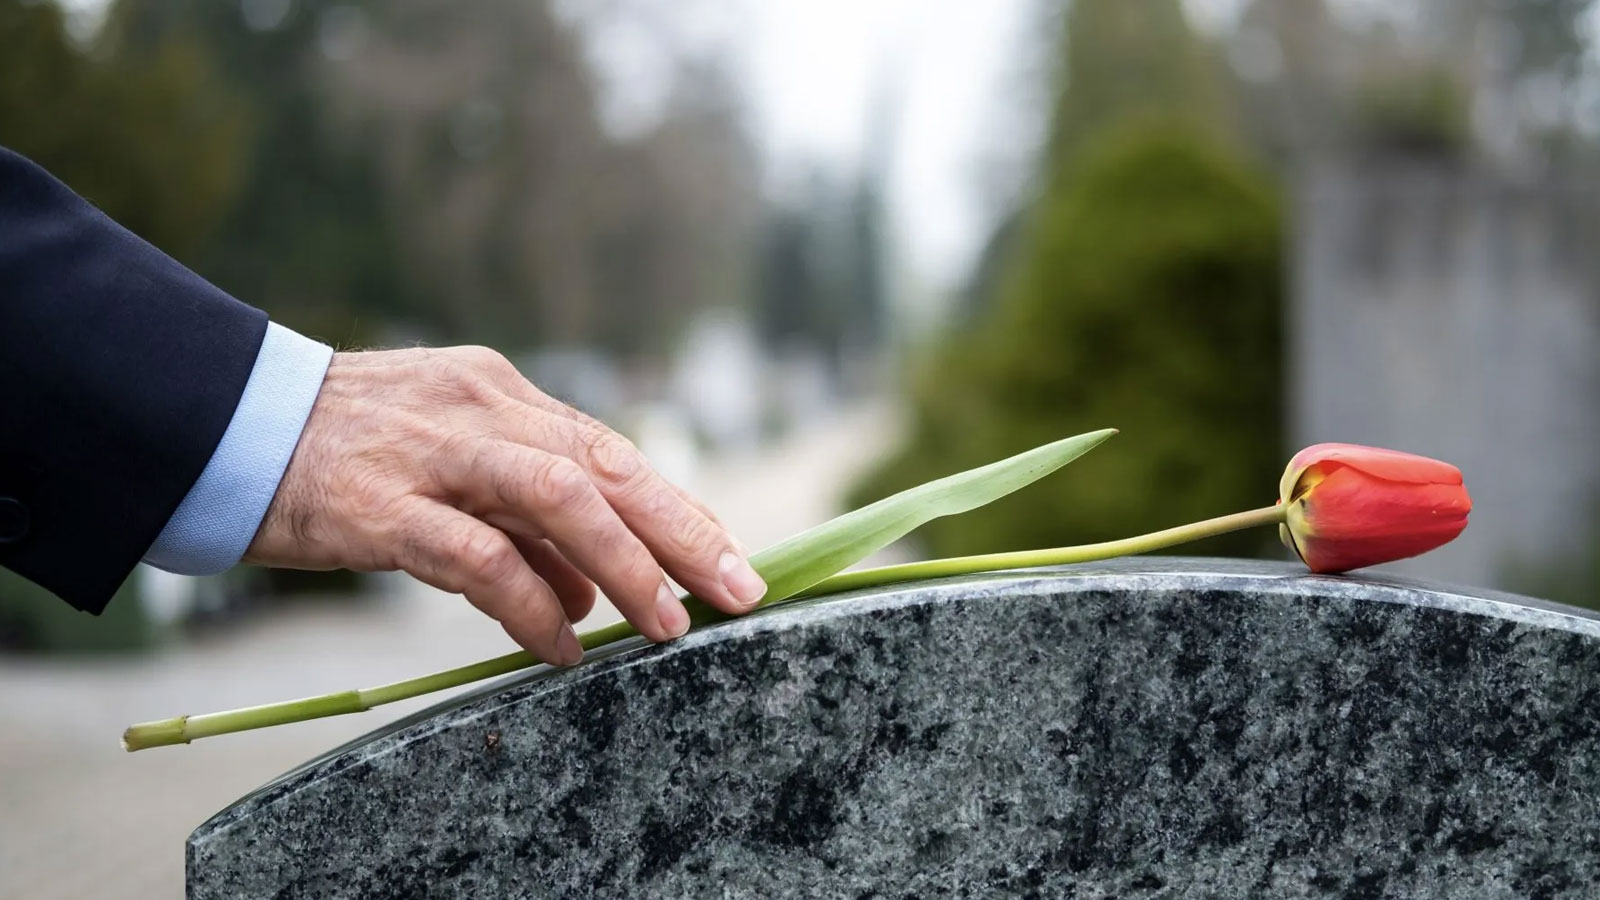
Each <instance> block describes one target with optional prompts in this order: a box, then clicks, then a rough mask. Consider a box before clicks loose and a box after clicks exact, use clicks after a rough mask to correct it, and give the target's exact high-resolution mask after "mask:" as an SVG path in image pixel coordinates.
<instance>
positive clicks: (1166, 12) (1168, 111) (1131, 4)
mask: <svg viewBox="0 0 1600 900" xmlns="http://www.w3.org/2000/svg"><path fill="white" fill-rule="evenodd" d="M1065 24H1066V32H1065V46H1064V49H1063V56H1064V60H1063V64H1062V66H1061V71H1060V75H1059V78H1060V81H1061V84H1060V85H1059V87H1060V89H1061V90H1060V98H1061V100H1060V104H1059V106H1058V107H1057V109H1056V110H1055V116H1054V120H1053V129H1052V132H1051V144H1052V149H1053V150H1054V152H1055V153H1056V154H1057V155H1058V156H1061V157H1063V158H1064V157H1066V156H1069V155H1071V154H1072V153H1075V152H1077V150H1078V147H1079V145H1080V144H1081V143H1082V142H1083V141H1085V140H1088V139H1092V138H1093V137H1094V136H1095V135H1097V134H1098V133H1099V132H1100V131H1101V130H1102V129H1104V128H1107V127H1112V126H1115V125H1116V124H1117V123H1119V122H1121V121H1123V120H1124V119H1126V118H1127V117H1130V116H1139V117H1157V116H1159V117H1163V118H1181V119H1183V120H1185V121H1187V122H1190V123H1192V124H1194V125H1196V126H1198V127H1212V126H1213V125H1215V124H1216V123H1217V122H1219V121H1221V120H1222V119H1223V118H1224V117H1225V116H1224V110H1223V107H1224V96H1223V91H1222V85H1221V81H1220V78H1219V71H1218V66H1217V64H1216V60H1215V59H1213V57H1212V53H1211V50H1210V48H1209V47H1208V46H1207V45H1206V44H1205V43H1204V42H1203V41H1201V40H1200V39H1199V38H1197V37H1196V36H1195V35H1194V33H1193V32H1192V31H1191V30H1190V29H1189V24H1188V21H1187V19H1186V18H1185V16H1184V12H1183V7H1182V4H1181V3H1180V2H1179V0H1073V2H1072V3H1071V4H1070V6H1069V7H1068V11H1067V16H1066V20H1065Z"/></svg>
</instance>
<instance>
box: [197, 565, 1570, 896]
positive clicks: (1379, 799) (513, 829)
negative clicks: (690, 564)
mask: <svg viewBox="0 0 1600 900" xmlns="http://www.w3.org/2000/svg"><path fill="white" fill-rule="evenodd" d="M165 752H182V751H181V750H179V751H165ZM188 854H189V855H188V865H189V896H190V897H191V898H194V900H213V898H224V897H227V898H234V897H273V898H344V897H361V898H374V897H429V898H433V897H446V898H448V897H494V898H514V897H530V898H531V897H607V898H635V897H637V898H676V897H693V898H703V897H713V898H722V897H760V898H763V900H779V898H801V897H805V898H811V897H848V898H859V900H867V898H880V900H889V898H915V897H935V896H941V897H1040V898H1057V897H1072V898H1076V900H1088V898H1112V897H1117V898H1142V897H1152V898H1154V897H1164V898H1174V897H1341V898H1369V897H1370V898H1379V897H1394V898H1401V897H1404V898H1414V897H1423V898H1430V897H1439V898H1445V897H1448V898H1454V900H1478V898H1512V897H1516V898H1528V897H1533V898H1546V900H1550V898H1579V897H1594V896H1597V895H1600V887H1597V885H1600V621H1597V620H1596V619H1595V618H1594V617H1593V616H1591V615H1590V614H1588V613H1585V612H1581V611H1578V610H1573V609H1567V608H1561V607H1555V606H1551V605H1548V604H1541V603H1539V602H1537V601H1532V600H1526V599H1522V598H1515V597H1508V596H1505V595H1486V594H1474V593H1472V592H1469V591H1464V590H1456V589H1449V588H1441V587H1437V586H1427V585H1422V584H1417V583H1408V582H1397V581H1377V580H1363V579H1357V578H1325V577H1308V576H1304V575H1301V574H1299V573H1298V570H1296V569H1294V568H1291V567H1288V566H1277V565H1266V564H1252V563H1237V562H1223V561H1215V560H1159V559H1143V560H1133V561H1125V562H1121V563H1117V564H1107V565H1095V566H1082V567H1075V568H1068V569H1060V570H1044V571H1038V570H1036V571H1031V572H1024V573H1013V574H1006V575H996V576H982V577H973V578H965V579H958V580H949V581H942V582H935V583H929V584H920V585H912V586H906V587H902V588H898V589H893V590H886V591H880V592H875V593H862V594H853V595H844V596H839V597H834V598H828V599H825V600H819V601H814V602H807V603H800V604H794V605H790V606H786V607H782V608H780V609H777V610H772V611H769V612H764V613H761V614H757V615H754V616H751V617H749V618H746V619H743V620H739V621H735V622H730V623H727V624H723V625H719V626H716V627H714V628H709V629H705V630H703V631H698V632H696V633H694V634H691V635H689V636H688V637H686V638H684V639H682V640H680V641H677V642H675V643H673V644H670V645H667V646H663V647H657V648H649V647H643V646H639V645H637V644H635V645H630V646H628V647H625V648H622V649H620V650H618V651H615V652H611V653H608V654H605V656H604V658H602V659H600V660H598V661H596V662H593V663H591V664H588V665H585V666H583V667H581V668H578V669H575V670H569V671H550V670H538V671H533V672H530V673H528V674H526V675H524V676H521V677H515V678H512V679H509V680H506V681H503V682H501V683H498V684H495V685H492V686H489V687H488V688H486V689H484V690H482V691H479V692H477V693H475V694H472V695H470V696H468V697H465V698H462V699H460V700H457V701H454V702H451V703H449V704H447V705H443V706H440V707H436V708H435V709H432V710H429V711H428V712H427V713H426V714H423V715H419V716H416V717H413V718H411V719H409V720H407V721H404V722H401V723H399V724H397V725H396V726H394V727H391V728H386V729H383V730H381V731H379V732H376V733H374V734H372V735H370V736H368V737H366V738H364V739H362V740H360V741H357V742H355V743H353V744H351V745H349V746H347V747H344V748H341V749H340V750H338V751H335V752H334V753H332V754H329V755H328V756H326V757H323V758H321V759H319V760H315V761H313V762H311V763H309V764H307V765H306V766H304V767H302V768H300V769H298V770H296V771H294V772H291V773H289V774H287V775H285V776H283V777H282V778H280V779H278V780H277V781H275V782H273V783H272V784H269V785H267V786H266V787H264V788H262V789H261V790H260V791H258V792H256V793H254V794H252V795H250V796H248V797H246V798H244V799H243V800H241V801H239V802H238V803H237V804H235V805H234V806H232V807H230V808H229V809H227V810H224V811H223V812H221V813H219V814H218V815H217V816H216V817H215V818H213V819H212V820H211V821H209V822H207V823H205V824H204V825H202V826H201V827H200V828H199V829H197V830H196V831H195V833H194V834H193V836H192V837H191V838H190V841H189V846H188Z"/></svg>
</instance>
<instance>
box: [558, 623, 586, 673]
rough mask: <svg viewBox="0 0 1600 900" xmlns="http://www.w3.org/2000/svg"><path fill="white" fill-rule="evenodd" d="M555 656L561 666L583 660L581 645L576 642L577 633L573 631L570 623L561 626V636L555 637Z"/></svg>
mask: <svg viewBox="0 0 1600 900" xmlns="http://www.w3.org/2000/svg"><path fill="white" fill-rule="evenodd" d="M556 656H557V657H558V658H559V659H560V664H561V665H563V666H575V665H577V664H578V663H581V662H583V645H582V644H580V643H578V635H577V634H575V633H574V632H573V630H572V626H571V625H563V626H561V636H560V637H558V638H556Z"/></svg>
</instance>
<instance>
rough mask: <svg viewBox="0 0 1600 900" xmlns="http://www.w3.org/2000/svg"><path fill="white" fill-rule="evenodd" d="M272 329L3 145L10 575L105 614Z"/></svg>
mask: <svg viewBox="0 0 1600 900" xmlns="http://www.w3.org/2000/svg"><path fill="white" fill-rule="evenodd" d="M266 328H267V318H266V315H265V314H264V313H262V312H260V311H259V310H255V309H251V308H250V307H248V306H245V305H244V304H241V303H239V302H238V301H236V300H234V299H233V298H231V297H229V296H228V295H227V294H225V293H223V292H222V291H220V290H218V289H217V288H215V287H213V286H212V285H210V284H208V283H207V282H206V281H205V280H203V279H201V278H200V277H199V276H197V275H195V274H194V273H193V272H190V271H189V270H188V269H186V268H184V267H183V266H181V265H179V264H178V263H177V262H175V261H174V260H172V259H171V258H170V257H167V256H166V255H165V254H163V253H161V252H160V251H159V250H157V249H156V248H154V247H152V246H150V245H149V244H147V243H145V242H144V241H142V240H140V239H139V238H138V237H136V236H135V235H133V234H132V233H130V232H128V231H127V230H125V229H123V228H122V227H120V226H118V225H117V224H116V223H115V222H112V221H111V220H110V219H108V218H107V217H106V216H104V215H103V214H101V213H100V212H99V211H98V210H96V209H95V208H94V207H93V206H91V205H90V204H89V203H88V202H87V201H85V200H84V199H82V198H80V197H78V196H77V195H75V194H73V193H72V192H71V191H70V190H69V189H68V188H67V187H66V186H65V185H63V184H61V183H60V182H59V181H57V180H55V179H54V178H52V177H51V176H50V175H48V174H46V173H45V172H44V171H43V170H42V169H39V168H38V167H37V166H34V165H33V164H31V163H29V162H28V161H26V160H24V159H22V158H21V157H19V156H17V155H15V154H13V153H10V152H8V151H5V150H0V432H3V439H0V497H6V498H10V499H11V501H12V506H13V510H15V509H17V508H20V509H21V510H23V511H24V512H23V518H24V519H25V522H24V523H23V527H22V528H20V529H17V528H13V529H12V532H11V533H8V534H7V535H5V536H4V537H5V538H6V540H5V542H4V543H0V565H3V566H5V567H7V568H10V569H12V570H14V571H16V572H18V573H19V574H21V575H23V576H25V577H27V578H30V579H32V580H33V581H35V582H37V583H39V584H41V585H43V586H44V587H46V588H48V589H50V590H51V591H53V592H54V593H56V594H58V595H59V596H61V597H62V598H63V599H65V600H67V601H68V602H69V603H71V604H72V605H74V606H77V607H78V608H80V609H84V610H88V611H91V612H98V611H99V610H100V609H101V608H103V607H104V605H105V603H106V601H107V600H108V599H109V598H110V597H111V595H112V594H113V593H114V592H115V590H116V588H117V587H118V586H119V585H120V584H121V582H122V581H123V580H124V579H125V578H126V577H127V575H128V573H129V572H130V571H131V570H132V569H133V567H134V566H135V565H136V564H137V563H138V561H139V559H140V557H142V556H143V555H144V554H145V553H146V551H147V550H148V549H149V548H150V547H151V544H152V543H153V542H154V541H155V539H156V537H157V535H158V534H159V533H160V532H161V530H162V528H163V527H164V526H165V525H166V523H167V522H168V520H169V519H170V518H171V516H172V514H173V512H174V511H175V510H176V509H177V508H178V506H179V504H180V502H181V501H182V500H183V499H184V497H185V495H186V494H187V493H188V492H189V490H190V488H191V487H192V486H193V485H194V484H195V482H196V480H197V479H198V478H199V477H200V474H201V472H202V471H203V470H204V469H205V467H206V465H207V463H208V461H209V460H210V459H211V457H212V454H213V451H214V450H215V449H216V447H217V445H218V443H219V441H220V440H221V439H222V437H223V434H224V432H225V431H226V430H227V428H228V425H229V422H230V421H231V420H232V418H233V414H234V410H235V408H236V406H237V405H238V401H239V398H240V396H241V395H242V393H243V391H244V389H245V385H246V383H247V382H248V380H249V377H250V373H251V371H252V369H253V368H254V365H255V362H256V357H257V353H258V350H259V348H260V347H261V343H262V339H263V336H264V334H265V332H266Z"/></svg>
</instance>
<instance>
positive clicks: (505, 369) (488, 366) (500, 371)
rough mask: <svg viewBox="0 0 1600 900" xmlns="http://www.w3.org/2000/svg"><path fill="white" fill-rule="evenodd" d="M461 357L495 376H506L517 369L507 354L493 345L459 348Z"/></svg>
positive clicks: (478, 368)
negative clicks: (507, 357) (492, 346)
mask: <svg viewBox="0 0 1600 900" xmlns="http://www.w3.org/2000/svg"><path fill="white" fill-rule="evenodd" d="M457 349H458V352H459V356H460V358H461V359H462V360H463V361H464V362H466V363H467V364H468V365H470V366H472V367H473V368H475V369H477V370H479V371H481V372H484V373H486V374H489V375H494V376H504V375H508V374H513V373H515V372H516V371H517V368H516V366H513V365H512V364H511V360H509V359H506V357H505V354H503V353H501V352H500V351H498V350H495V349H493V348H491V347H480V346H469V347H460V348H457Z"/></svg>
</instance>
